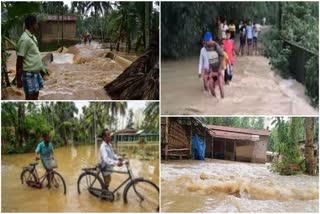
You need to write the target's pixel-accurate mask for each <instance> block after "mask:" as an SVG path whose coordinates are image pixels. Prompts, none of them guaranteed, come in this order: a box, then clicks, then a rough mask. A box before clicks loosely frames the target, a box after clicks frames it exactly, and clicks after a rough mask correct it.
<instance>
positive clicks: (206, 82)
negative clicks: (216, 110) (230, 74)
mask: <svg viewBox="0 0 320 214" xmlns="http://www.w3.org/2000/svg"><path fill="white" fill-rule="evenodd" d="M223 60H224V54H223V50H222V48H221V47H220V46H219V45H218V44H217V43H216V42H214V41H212V34H211V33H210V32H206V33H205V35H204V47H203V48H202V49H201V51H200V58H199V70H198V72H199V78H201V76H202V78H203V86H204V90H205V92H208V91H210V92H211V94H212V96H216V93H215V87H216V85H218V86H219V89H220V95H221V98H224V91H223V85H224V81H223Z"/></svg>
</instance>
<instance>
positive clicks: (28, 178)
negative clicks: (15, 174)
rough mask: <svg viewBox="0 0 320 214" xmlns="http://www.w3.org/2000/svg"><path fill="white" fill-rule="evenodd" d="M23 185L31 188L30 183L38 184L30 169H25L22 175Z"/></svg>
mask: <svg viewBox="0 0 320 214" xmlns="http://www.w3.org/2000/svg"><path fill="white" fill-rule="evenodd" d="M20 180H21V184H26V185H28V186H30V183H36V181H37V178H36V176H35V174H33V173H31V170H30V169H24V170H22V172H21V175H20Z"/></svg>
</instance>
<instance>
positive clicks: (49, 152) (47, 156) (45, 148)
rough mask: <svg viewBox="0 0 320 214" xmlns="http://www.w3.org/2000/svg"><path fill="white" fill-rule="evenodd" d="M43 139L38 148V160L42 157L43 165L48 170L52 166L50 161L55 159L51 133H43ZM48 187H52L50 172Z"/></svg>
mask: <svg viewBox="0 0 320 214" xmlns="http://www.w3.org/2000/svg"><path fill="white" fill-rule="evenodd" d="M42 138H43V141H41V142H40V143H39V144H38V146H37V148H36V151H35V152H36V160H39V159H41V162H42V165H43V167H44V168H45V169H46V170H50V169H51V166H49V165H50V161H51V160H53V159H54V157H53V145H52V143H51V142H50V135H49V133H47V132H46V133H44V134H43V135H42ZM47 179H48V187H50V178H49V174H48V176H47Z"/></svg>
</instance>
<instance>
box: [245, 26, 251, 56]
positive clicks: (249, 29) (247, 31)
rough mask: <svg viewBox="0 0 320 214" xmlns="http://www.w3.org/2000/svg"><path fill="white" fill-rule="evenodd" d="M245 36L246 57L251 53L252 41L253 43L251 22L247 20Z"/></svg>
mask: <svg viewBox="0 0 320 214" xmlns="http://www.w3.org/2000/svg"><path fill="white" fill-rule="evenodd" d="M246 35H247V45H248V55H250V52H252V41H253V26H252V22H251V20H249V24H248V26H247V27H246ZM250 49H251V51H250Z"/></svg>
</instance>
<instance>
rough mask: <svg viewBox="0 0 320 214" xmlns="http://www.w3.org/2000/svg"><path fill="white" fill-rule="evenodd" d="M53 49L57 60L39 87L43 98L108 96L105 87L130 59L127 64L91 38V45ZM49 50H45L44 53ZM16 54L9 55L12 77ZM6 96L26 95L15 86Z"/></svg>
mask: <svg viewBox="0 0 320 214" xmlns="http://www.w3.org/2000/svg"><path fill="white" fill-rule="evenodd" d="M58 52H61V49H59V50H58V51H57V52H53V58H54V61H53V62H52V63H50V64H49V65H48V72H49V74H50V75H49V76H47V77H46V79H45V80H46V81H45V86H44V88H43V90H41V91H40V94H39V99H41V100H108V99H109V97H108V96H107V94H106V92H105V90H104V89H103V87H104V86H105V85H106V84H107V83H109V82H111V81H113V80H114V79H115V78H117V77H118V76H119V75H120V74H121V73H122V72H123V70H124V69H125V68H126V67H127V66H128V65H127V64H128V63H130V62H131V61H129V60H125V61H126V64H125V65H124V64H123V63H120V62H118V61H117V60H113V59H110V58H108V57H107V54H108V53H109V52H110V51H109V50H107V49H102V48H101V45H100V44H99V43H96V42H92V43H91V45H84V44H78V45H75V46H72V47H70V48H69V49H68V48H64V49H63V51H62V53H58ZM45 54H46V53H42V55H45ZM119 54H120V55H121V54H122V55H125V56H124V58H129V57H130V60H134V59H135V58H136V57H137V56H136V55H134V54H130V55H128V54H124V53H119ZM15 63H16V54H15V53H14V52H12V55H11V56H10V57H9V59H8V63H7V66H8V70H9V71H10V79H13V78H14V76H15V70H16V68H15ZM6 94H7V98H6V99H11V100H17V99H24V92H23V90H19V89H17V88H15V87H10V88H7V89H6Z"/></svg>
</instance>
